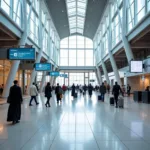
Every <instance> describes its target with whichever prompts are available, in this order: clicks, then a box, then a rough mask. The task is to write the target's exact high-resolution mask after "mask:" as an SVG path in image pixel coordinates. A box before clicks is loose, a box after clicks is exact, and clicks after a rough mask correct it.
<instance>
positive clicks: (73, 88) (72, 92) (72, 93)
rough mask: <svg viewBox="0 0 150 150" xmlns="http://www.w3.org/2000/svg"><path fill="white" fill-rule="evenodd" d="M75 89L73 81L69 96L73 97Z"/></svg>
mask: <svg viewBox="0 0 150 150" xmlns="http://www.w3.org/2000/svg"><path fill="white" fill-rule="evenodd" d="M75 91H76V87H75V85H74V83H73V85H72V91H71V96H73V97H74V95H75Z"/></svg>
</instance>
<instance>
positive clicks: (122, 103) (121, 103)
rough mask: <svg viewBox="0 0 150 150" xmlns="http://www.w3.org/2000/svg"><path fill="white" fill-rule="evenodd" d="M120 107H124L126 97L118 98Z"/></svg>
mask: <svg viewBox="0 0 150 150" xmlns="http://www.w3.org/2000/svg"><path fill="white" fill-rule="evenodd" d="M118 107H120V108H123V107H124V99H123V97H121V96H120V97H119V98H118Z"/></svg>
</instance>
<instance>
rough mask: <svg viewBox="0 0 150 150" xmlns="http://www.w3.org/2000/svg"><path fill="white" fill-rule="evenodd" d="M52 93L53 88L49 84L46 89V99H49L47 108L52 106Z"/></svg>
mask: <svg viewBox="0 0 150 150" xmlns="http://www.w3.org/2000/svg"><path fill="white" fill-rule="evenodd" d="M51 92H52V88H51V86H50V83H49V82H48V83H47V85H46V87H45V97H47V101H46V104H45V106H46V107H47V106H49V107H51V105H50V103H49V101H50V98H51V97H52V93H51Z"/></svg>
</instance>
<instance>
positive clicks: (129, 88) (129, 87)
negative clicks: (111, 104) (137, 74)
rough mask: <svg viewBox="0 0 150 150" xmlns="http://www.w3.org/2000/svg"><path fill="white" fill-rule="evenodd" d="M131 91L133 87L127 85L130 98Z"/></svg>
mask: <svg viewBox="0 0 150 150" xmlns="http://www.w3.org/2000/svg"><path fill="white" fill-rule="evenodd" d="M130 91H131V86H130V85H129V84H128V85H127V94H128V96H130Z"/></svg>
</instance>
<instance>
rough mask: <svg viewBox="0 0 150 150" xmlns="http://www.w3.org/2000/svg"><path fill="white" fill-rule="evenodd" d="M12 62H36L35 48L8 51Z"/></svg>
mask: <svg viewBox="0 0 150 150" xmlns="http://www.w3.org/2000/svg"><path fill="white" fill-rule="evenodd" d="M8 59H10V60H35V49H34V48H11V49H9V50H8Z"/></svg>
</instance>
